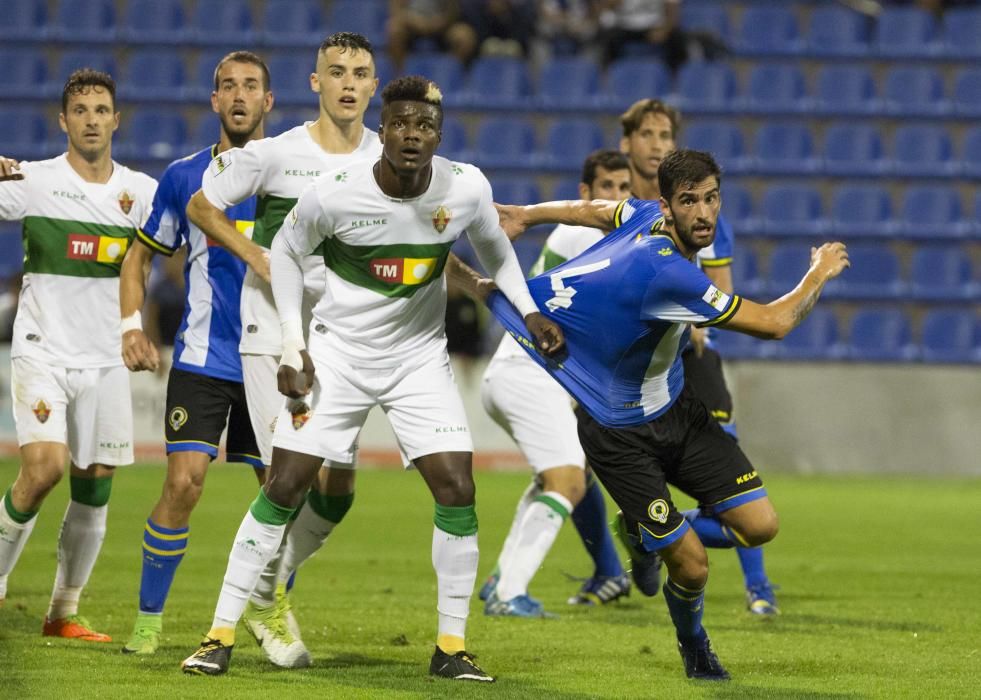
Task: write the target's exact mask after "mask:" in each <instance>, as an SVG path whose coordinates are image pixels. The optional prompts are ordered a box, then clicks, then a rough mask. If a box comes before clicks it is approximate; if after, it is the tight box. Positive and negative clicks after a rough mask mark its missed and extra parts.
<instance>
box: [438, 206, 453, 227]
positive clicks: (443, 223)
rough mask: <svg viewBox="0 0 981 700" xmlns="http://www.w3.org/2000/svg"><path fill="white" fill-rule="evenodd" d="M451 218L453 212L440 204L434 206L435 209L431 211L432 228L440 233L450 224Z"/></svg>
mask: <svg viewBox="0 0 981 700" xmlns="http://www.w3.org/2000/svg"><path fill="white" fill-rule="evenodd" d="M452 218H453V212H451V211H450V210H449V209H447V208H446V207H445V206H443V205H442V204H440V205H439V206H438V207H437V208H436V211H434V212H433V228H434V229H436V233H442V232H443V231H445V230H446V227H447V226H449V224H450V219H452Z"/></svg>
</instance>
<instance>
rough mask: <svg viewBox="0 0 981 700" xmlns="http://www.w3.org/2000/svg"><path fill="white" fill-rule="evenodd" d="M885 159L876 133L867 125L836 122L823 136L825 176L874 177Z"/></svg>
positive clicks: (884, 168) (886, 165) (881, 169)
mask: <svg viewBox="0 0 981 700" xmlns="http://www.w3.org/2000/svg"><path fill="white" fill-rule="evenodd" d="M888 166H889V163H888V161H886V160H885V158H884V154H883V147H882V138H881V137H880V136H879V130H878V129H876V128H875V127H874V126H872V125H871V124H853V123H852V122H837V123H834V124H831V125H830V126H829V127H828V128H827V130H826V131H825V134H824V163H823V164H822V168H823V169H824V172H825V174H827V175H831V176H836V177H848V176H851V177H856V176H859V177H861V176H865V177H875V176H878V175H881V174H883V173H884V172H885V171H886V169H887V168H888Z"/></svg>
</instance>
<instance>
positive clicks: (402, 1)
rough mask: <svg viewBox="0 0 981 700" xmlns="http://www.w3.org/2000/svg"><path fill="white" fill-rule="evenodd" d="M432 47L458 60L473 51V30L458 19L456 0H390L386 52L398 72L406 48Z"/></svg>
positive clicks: (465, 60) (475, 40)
mask: <svg viewBox="0 0 981 700" xmlns="http://www.w3.org/2000/svg"><path fill="white" fill-rule="evenodd" d="M427 44H428V45H431V46H434V47H435V48H436V49H437V50H439V51H445V52H449V53H451V54H452V55H454V56H456V57H457V58H458V59H459V60H460V61H461V62H463V63H466V62H468V61H470V59H472V58H473V57H474V55H475V54H476V53H477V32H476V31H475V30H474V28H473V27H471V26H470V25H469V24H467V23H465V22H461V21H460V3H459V2H457V1H456V0H390V2H389V20H388V52H389V55H390V56H391V58H392V63H393V64H395V69H396V70H397V71H401V70H402V67H403V64H404V63H405V57H406V56H407V55H408V53H409V51H410V50H420V49H424V48H425V46H426V45H427Z"/></svg>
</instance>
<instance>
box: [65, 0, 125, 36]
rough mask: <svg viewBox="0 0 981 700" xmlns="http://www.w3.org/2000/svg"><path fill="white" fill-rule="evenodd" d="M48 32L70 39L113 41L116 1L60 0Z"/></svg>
mask: <svg viewBox="0 0 981 700" xmlns="http://www.w3.org/2000/svg"><path fill="white" fill-rule="evenodd" d="M51 36H52V37H53V38H55V39H58V40H60V41H70V42H74V43H77V42H86V43H100V44H101V43H110V42H113V41H115V40H116V3H115V2H114V1H113V0H61V2H60V3H59V5H58V14H57V15H56V17H55V21H54V25H53V26H52V27H51Z"/></svg>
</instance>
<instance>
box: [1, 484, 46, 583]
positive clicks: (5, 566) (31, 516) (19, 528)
mask: <svg viewBox="0 0 981 700" xmlns="http://www.w3.org/2000/svg"><path fill="white" fill-rule="evenodd" d="M36 522H37V511H34V512H32V513H25V512H22V511H19V510H17V509H16V508H14V506H13V503H12V499H11V496H10V489H7V493H6V494H4V497H3V505H2V506H0V599H3V598H4V597H5V596H6V593H7V576H8V575H9V574H10V572H11V571H13V570H14V565H15V564H17V559H18V558H19V557H20V553H21V552H22V551H24V545H25V544H27V539H28V538H29V537H30V536H31V531H32V530H34V524H35V523H36Z"/></svg>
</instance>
